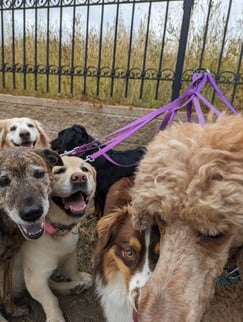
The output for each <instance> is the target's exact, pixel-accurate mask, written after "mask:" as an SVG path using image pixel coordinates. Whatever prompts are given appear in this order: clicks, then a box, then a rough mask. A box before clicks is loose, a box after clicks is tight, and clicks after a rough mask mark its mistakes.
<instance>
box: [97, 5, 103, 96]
mask: <svg viewBox="0 0 243 322" xmlns="http://www.w3.org/2000/svg"><path fill="white" fill-rule="evenodd" d="M103 26H104V3H103V5H102V6H101V14H100V37H99V52H98V64H97V65H98V71H97V83H96V96H99V93H100V73H101V72H100V68H101V59H102V41H103Z"/></svg>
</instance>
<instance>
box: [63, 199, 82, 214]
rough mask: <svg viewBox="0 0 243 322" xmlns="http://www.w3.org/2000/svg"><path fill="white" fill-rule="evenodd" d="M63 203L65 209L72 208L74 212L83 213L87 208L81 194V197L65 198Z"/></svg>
mask: <svg viewBox="0 0 243 322" xmlns="http://www.w3.org/2000/svg"><path fill="white" fill-rule="evenodd" d="M63 204H64V208H65V209H70V210H71V212H73V213H82V212H84V209H85V208H86V203H85V201H84V198H83V196H82V195H80V196H79V198H75V199H71V198H67V199H64V200H63Z"/></svg>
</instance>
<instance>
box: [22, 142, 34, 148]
mask: <svg viewBox="0 0 243 322" xmlns="http://www.w3.org/2000/svg"><path fill="white" fill-rule="evenodd" d="M21 145H22V146H25V147H27V148H33V147H34V144H33V142H25V143H22V144H21Z"/></svg>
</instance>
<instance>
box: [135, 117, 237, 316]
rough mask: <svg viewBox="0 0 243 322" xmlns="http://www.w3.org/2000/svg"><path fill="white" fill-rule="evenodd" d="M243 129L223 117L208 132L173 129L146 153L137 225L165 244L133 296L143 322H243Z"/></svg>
mask: <svg viewBox="0 0 243 322" xmlns="http://www.w3.org/2000/svg"><path fill="white" fill-rule="evenodd" d="M242 129H243V116H242V115H230V116H226V115H222V116H221V117H220V118H218V120H217V121H216V122H215V123H210V124H206V125H205V127H202V126H201V125H199V124H193V123H190V124H187V123H185V124H176V123H175V124H174V125H172V126H171V127H170V128H168V129H167V130H165V131H161V132H159V133H158V134H157V136H156V137H155V138H154V139H153V141H152V142H151V143H150V144H149V145H148V147H147V151H148V152H147V153H146V155H145V157H144V159H143V160H142V161H141V163H140V165H139V168H138V171H137V174H136V178H135V184H134V187H133V188H131V190H132V191H131V198H132V210H131V211H132V222H133V224H134V227H135V228H136V229H139V230H144V229H147V228H148V227H150V226H151V225H152V224H154V223H157V224H158V226H159V229H160V240H161V241H160V257H159V260H158V262H157V265H156V267H155V270H154V271H153V274H152V275H151V278H150V280H149V281H148V282H147V284H145V286H144V287H143V288H141V289H140V291H139V292H138V293H137V294H135V296H134V306H135V307H136V309H137V311H138V313H139V321H140V322H154V321H156V322H162V321H163V322H172V321H173V322H199V321H203V322H223V321H224V322H228V321H232V322H233V321H235V322H240V321H243V305H242V304H243V281H242V276H241V278H240V274H241V275H242V269H243V266H242V264H243V260H242V251H243V198H242V196H243V131H242ZM215 290H216V293H215ZM217 290H218V291H217ZM214 294H217V297H214ZM220 295H221V296H220ZM210 304H211V305H210ZM209 306H210V308H209Z"/></svg>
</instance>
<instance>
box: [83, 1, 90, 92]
mask: <svg viewBox="0 0 243 322" xmlns="http://www.w3.org/2000/svg"><path fill="white" fill-rule="evenodd" d="M89 16H90V6H89V3H88V5H87V15H86V17H87V18H86V37H85V53H84V87H83V94H84V95H86V87H87V67H88V64H87V63H88V50H89Z"/></svg>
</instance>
